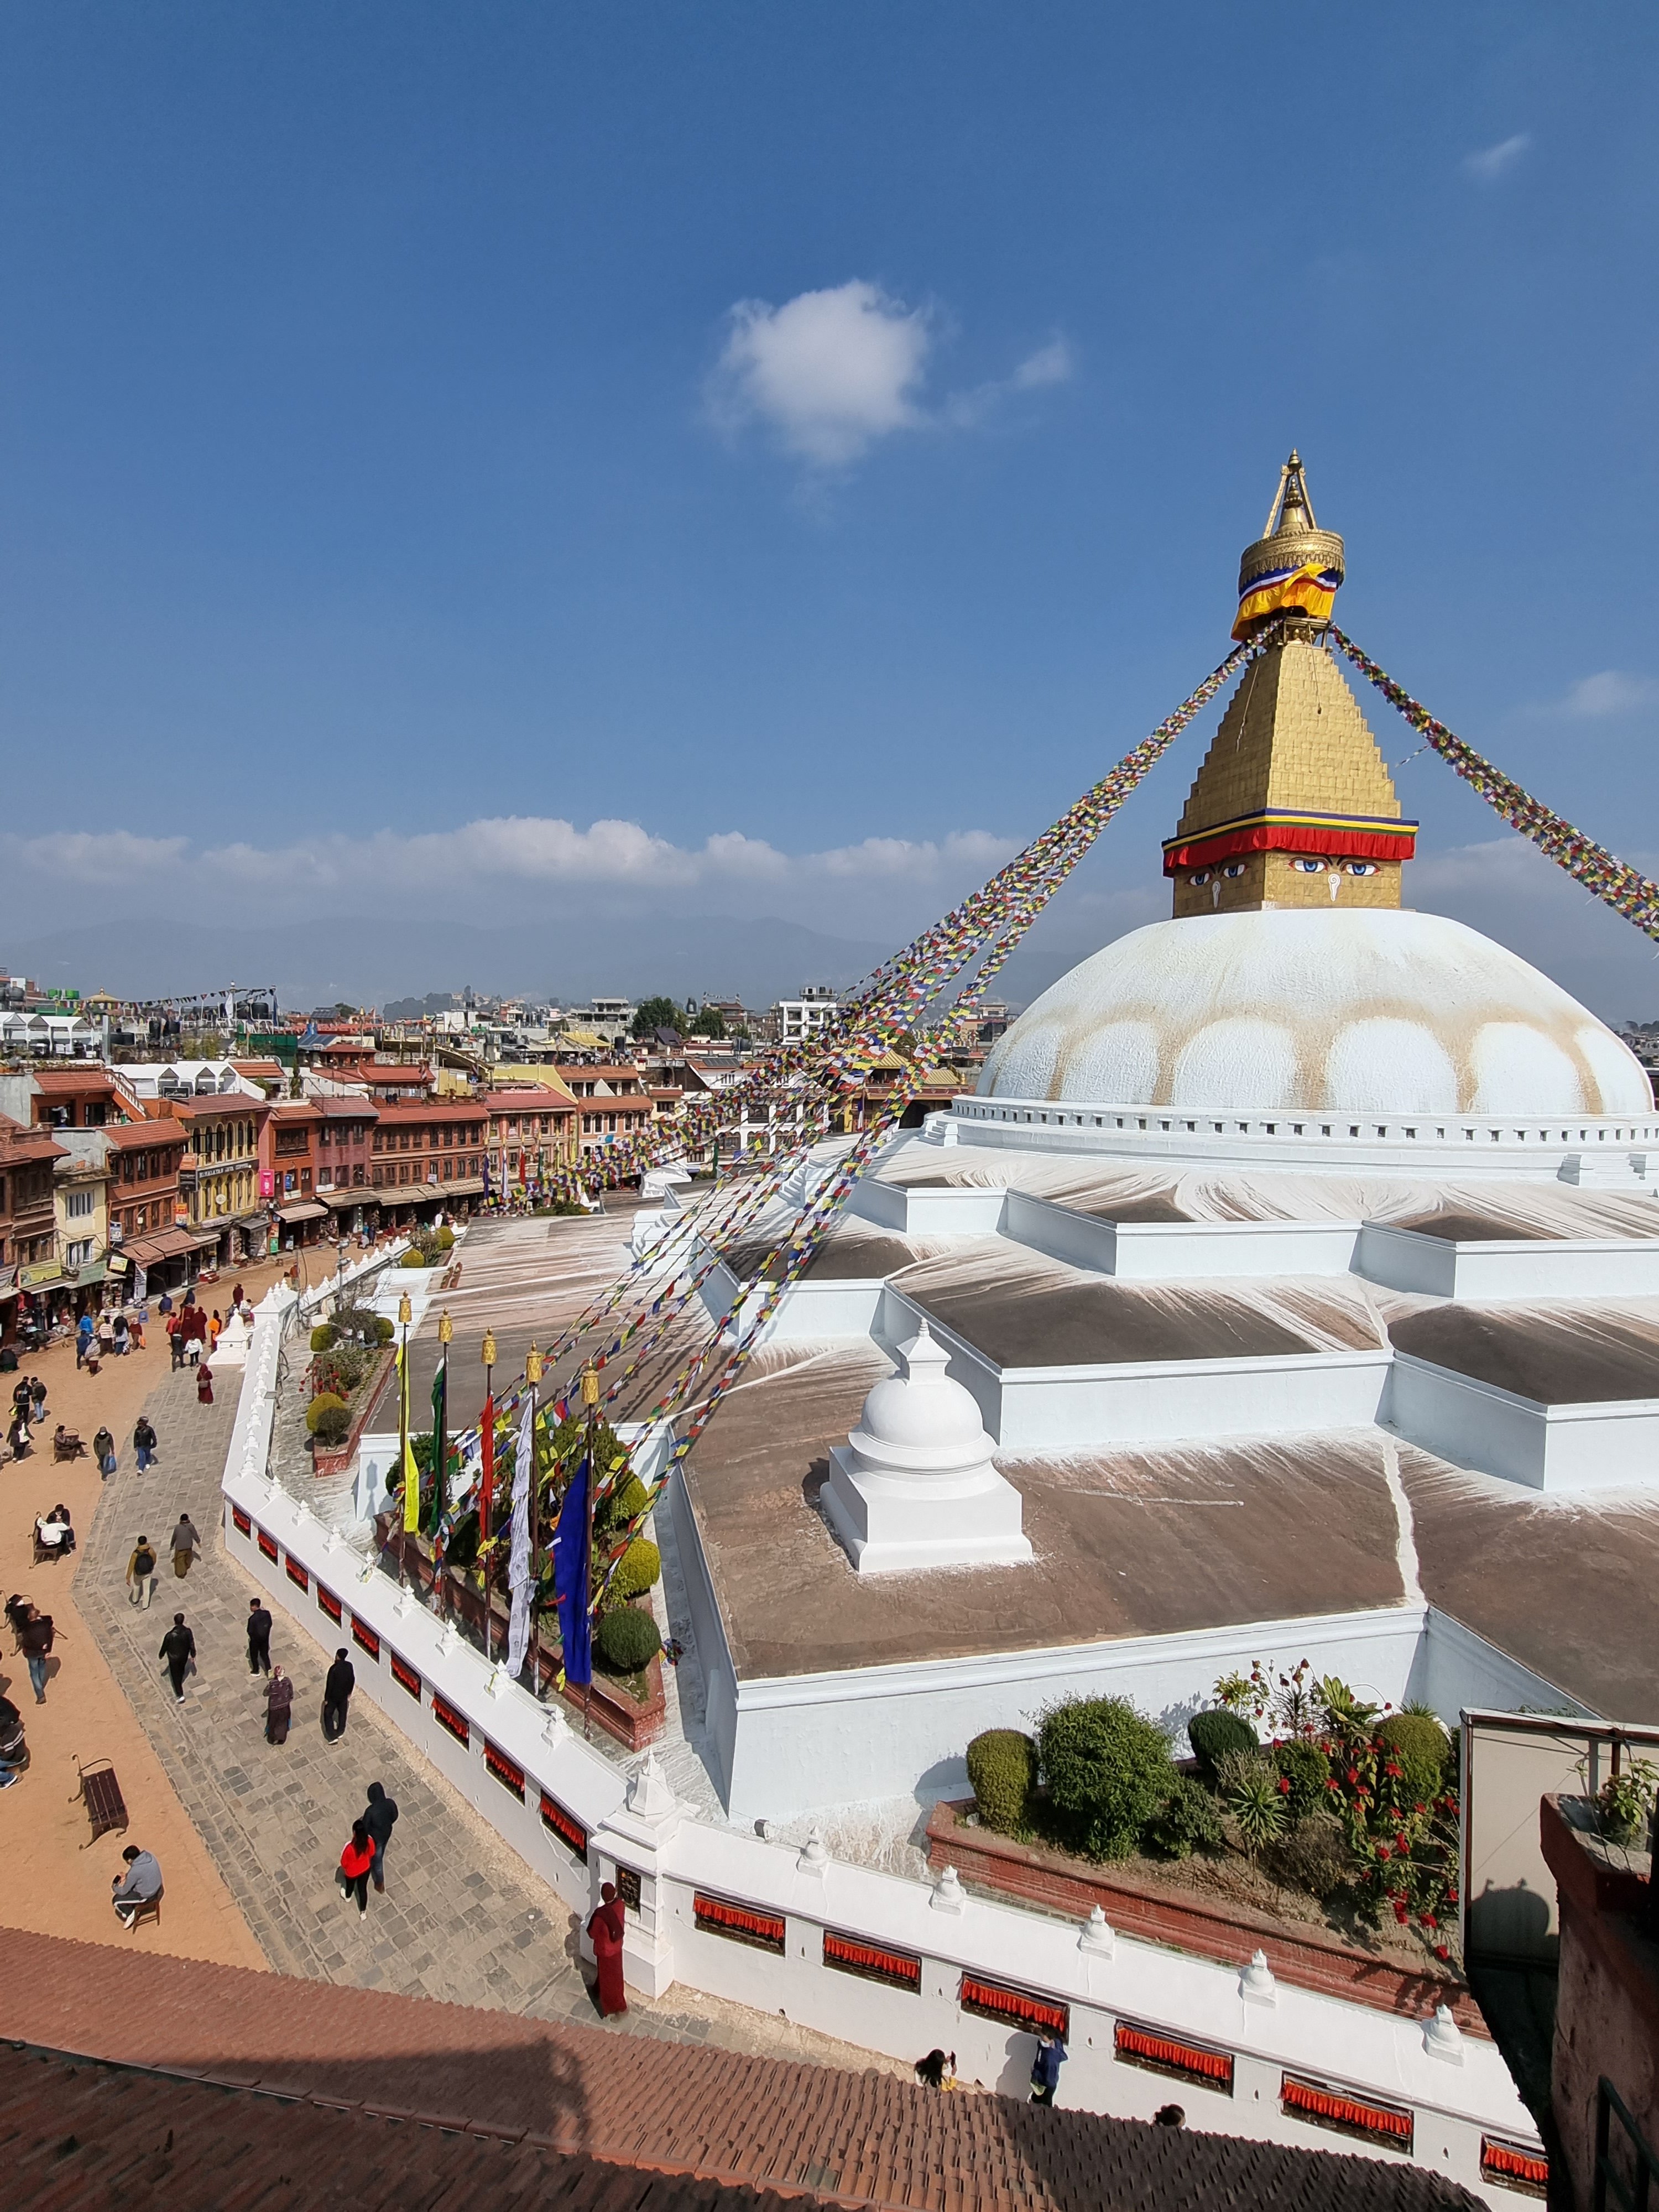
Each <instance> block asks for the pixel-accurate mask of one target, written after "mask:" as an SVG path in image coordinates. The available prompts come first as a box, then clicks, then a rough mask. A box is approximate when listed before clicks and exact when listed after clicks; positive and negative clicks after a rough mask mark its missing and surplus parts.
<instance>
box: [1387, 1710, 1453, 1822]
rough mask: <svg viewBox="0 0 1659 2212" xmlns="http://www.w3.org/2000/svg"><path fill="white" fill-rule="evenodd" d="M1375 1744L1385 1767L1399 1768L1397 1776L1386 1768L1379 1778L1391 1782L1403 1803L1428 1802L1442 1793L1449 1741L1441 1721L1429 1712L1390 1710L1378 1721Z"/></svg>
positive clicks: (1408, 1804) (1421, 1803)
mask: <svg viewBox="0 0 1659 2212" xmlns="http://www.w3.org/2000/svg"><path fill="white" fill-rule="evenodd" d="M1376 1747H1377V1752H1378V1754H1379V1757H1380V1759H1381V1761H1382V1764H1383V1767H1384V1769H1385V1770H1386V1768H1387V1766H1389V1765H1395V1766H1397V1767H1398V1768H1399V1769H1400V1773H1399V1776H1398V1778H1395V1777H1394V1776H1392V1775H1389V1774H1388V1773H1387V1772H1386V1771H1384V1773H1383V1775H1381V1776H1380V1777H1379V1780H1380V1781H1382V1782H1383V1783H1384V1784H1392V1786H1393V1789H1394V1790H1395V1793H1396V1794H1397V1798H1398V1802H1400V1803H1401V1805H1405V1806H1412V1805H1428V1804H1431V1803H1432V1802H1433V1801H1434V1799H1435V1798H1436V1797H1437V1796H1439V1794H1440V1791H1441V1789H1442V1787H1443V1778H1444V1775H1445V1771H1446V1754H1447V1749H1448V1745H1447V1738H1446V1731H1445V1729H1443V1728H1442V1727H1441V1725H1440V1723H1439V1722H1438V1721H1437V1720H1431V1718H1430V1717H1429V1716H1428V1714H1426V1713H1390V1714H1389V1716H1388V1717H1387V1718H1386V1719H1385V1720H1383V1721H1381V1722H1379V1723H1378V1724H1377V1729H1376Z"/></svg>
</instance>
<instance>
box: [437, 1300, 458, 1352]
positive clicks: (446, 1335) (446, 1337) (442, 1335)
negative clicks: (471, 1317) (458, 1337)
mask: <svg viewBox="0 0 1659 2212" xmlns="http://www.w3.org/2000/svg"><path fill="white" fill-rule="evenodd" d="M438 1341H439V1343H440V1344H453V1342H454V1341H455V1324H454V1322H453V1321H451V1319H450V1318H449V1308H448V1307H447V1306H446V1307H445V1308H444V1310H443V1311H442V1312H441V1314H440V1315H439V1316H438Z"/></svg>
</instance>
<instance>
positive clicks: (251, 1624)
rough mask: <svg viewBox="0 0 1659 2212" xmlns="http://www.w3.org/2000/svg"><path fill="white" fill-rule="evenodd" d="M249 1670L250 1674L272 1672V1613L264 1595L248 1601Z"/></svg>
mask: <svg viewBox="0 0 1659 2212" xmlns="http://www.w3.org/2000/svg"><path fill="white" fill-rule="evenodd" d="M247 1671H248V1673H249V1674H270V1611H269V1609H268V1607H266V1604H265V1601H264V1598H262V1597H251V1598H250V1599H249V1600H248V1601H247Z"/></svg>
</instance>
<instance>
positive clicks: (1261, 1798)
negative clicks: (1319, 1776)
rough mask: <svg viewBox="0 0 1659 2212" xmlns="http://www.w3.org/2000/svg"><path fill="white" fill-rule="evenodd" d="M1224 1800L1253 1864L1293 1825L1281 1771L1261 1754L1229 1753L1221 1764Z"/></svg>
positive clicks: (1247, 1855)
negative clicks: (1283, 1793)
mask: <svg viewBox="0 0 1659 2212" xmlns="http://www.w3.org/2000/svg"><path fill="white" fill-rule="evenodd" d="M1220 1783H1221V1801H1222V1802H1223V1804H1224V1805H1225V1807H1226V1808H1227V1811H1228V1813H1229V1814H1230V1815H1231V1820H1232V1823H1233V1826H1235V1827H1236V1828H1237V1831H1238V1840H1239V1841H1240V1843H1241V1844H1243V1846H1244V1851H1245V1856H1246V1857H1248V1858H1249V1862H1250V1864H1251V1865H1252V1866H1254V1865H1255V1860H1256V1854H1257V1853H1258V1852H1259V1851H1260V1850H1261V1848H1262V1846H1263V1845H1264V1844H1274V1843H1277V1842H1278V1841H1279V1838H1280V1837H1281V1836H1282V1835H1283V1834H1284V1833H1285V1830H1286V1829H1287V1828H1288V1827H1289V1826H1290V1825H1291V1822H1290V1816H1289V1814H1287V1813H1286V1811H1285V1799H1284V1797H1283V1796H1282V1795H1281V1793H1280V1790H1279V1771H1278V1769H1277V1768H1276V1767H1274V1766H1273V1765H1272V1764H1271V1762H1270V1761H1268V1760H1267V1759H1264V1758H1262V1757H1261V1754H1260V1753H1257V1754H1256V1755H1255V1756H1254V1757H1252V1756H1251V1754H1250V1753H1248V1752H1243V1751H1233V1752H1229V1753H1228V1754H1227V1756H1226V1758H1225V1759H1223V1760H1222V1762H1221V1773H1220Z"/></svg>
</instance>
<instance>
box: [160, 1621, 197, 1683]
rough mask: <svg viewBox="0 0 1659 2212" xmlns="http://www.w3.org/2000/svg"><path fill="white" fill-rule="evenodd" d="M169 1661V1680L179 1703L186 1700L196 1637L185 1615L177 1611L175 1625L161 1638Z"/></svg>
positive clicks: (165, 1657) (162, 1651) (162, 1646)
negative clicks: (186, 1688)
mask: <svg viewBox="0 0 1659 2212" xmlns="http://www.w3.org/2000/svg"><path fill="white" fill-rule="evenodd" d="M160 1656H161V1657H162V1658H163V1659H165V1660H166V1661H167V1680H169V1681H170V1682H171V1683H172V1685H173V1697H174V1698H175V1699H176V1700H177V1701H178V1703H179V1705H183V1704H184V1702H185V1675H186V1674H188V1673H189V1672H190V1663H191V1660H192V1659H194V1658H195V1656H196V1638H194V1637H193V1636H192V1635H191V1632H190V1631H189V1629H187V1628H186V1627H185V1616H184V1614H183V1613H174V1614H173V1626H172V1627H171V1628H170V1629H168V1631H167V1634H166V1635H165V1636H164V1637H163V1638H161V1655H160Z"/></svg>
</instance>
